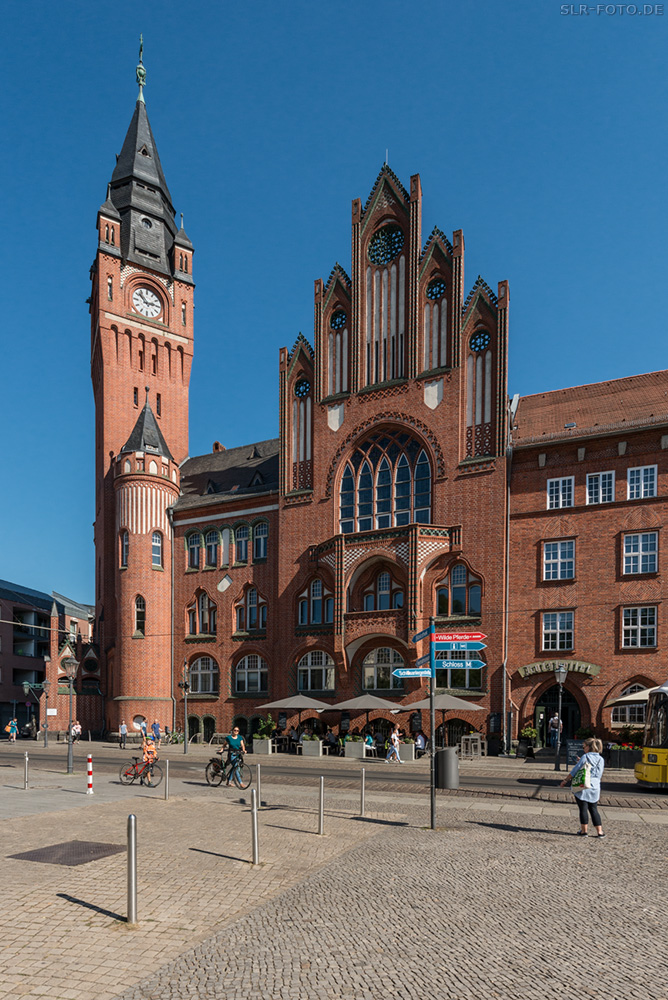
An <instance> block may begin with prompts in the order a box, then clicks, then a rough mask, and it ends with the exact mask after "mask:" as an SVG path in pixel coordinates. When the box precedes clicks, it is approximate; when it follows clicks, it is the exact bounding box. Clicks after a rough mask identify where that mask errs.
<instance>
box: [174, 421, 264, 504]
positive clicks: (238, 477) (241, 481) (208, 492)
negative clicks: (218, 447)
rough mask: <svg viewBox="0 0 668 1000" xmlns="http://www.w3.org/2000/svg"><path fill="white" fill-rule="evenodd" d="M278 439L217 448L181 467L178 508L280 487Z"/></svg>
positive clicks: (188, 461) (255, 493) (187, 461)
mask: <svg viewBox="0 0 668 1000" xmlns="http://www.w3.org/2000/svg"><path fill="white" fill-rule="evenodd" d="M279 444H280V443H279V439H278V438H271V440H269V441H257V442H255V443H254V444H245V445H242V446H241V447H239V448H228V449H226V450H224V451H214V452H211V453H209V454H207V455H199V456H197V457H196V458H189V459H187V460H186V461H185V462H184V463H183V465H182V466H181V492H182V496H181V498H180V499H179V500H178V502H177V504H176V509H177V510H183V509H184V508H188V507H195V506H202V505H203V504H204V505H206V504H208V503H220V501H221V500H231V499H233V498H236V497H241V496H253V495H257V494H262V493H274V492H276V491H277V490H278V456H279Z"/></svg>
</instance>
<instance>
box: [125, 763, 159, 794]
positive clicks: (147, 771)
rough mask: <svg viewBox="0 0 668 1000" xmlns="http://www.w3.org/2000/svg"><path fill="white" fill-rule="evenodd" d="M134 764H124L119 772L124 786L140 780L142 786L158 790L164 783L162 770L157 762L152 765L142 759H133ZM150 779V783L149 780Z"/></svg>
mask: <svg viewBox="0 0 668 1000" xmlns="http://www.w3.org/2000/svg"><path fill="white" fill-rule="evenodd" d="M132 760H133V761H134V763H133V764H123V765H122V767H121V770H120V772H119V778H120V779H121V784H122V785H131V784H132V783H133V782H134V781H136V780H137V778H139V784H140V785H148V786H149V787H150V788H157V786H158V785H159V784H160V782H161V781H162V768H161V767H160V765H159V764H156V763H155V761H154V762H153V763H152V764H151V763H150V762H149V761H144V760H142V759H141V758H140V757H133V758H132ZM149 777H150V779H151V780H150V781H149V780H148V779H149Z"/></svg>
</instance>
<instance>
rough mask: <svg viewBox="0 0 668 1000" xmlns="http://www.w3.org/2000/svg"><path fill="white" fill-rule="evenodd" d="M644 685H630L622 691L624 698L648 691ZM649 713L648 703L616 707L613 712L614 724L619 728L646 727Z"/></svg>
mask: <svg viewBox="0 0 668 1000" xmlns="http://www.w3.org/2000/svg"><path fill="white" fill-rule="evenodd" d="M646 690H647V688H646V687H645V685H644V684H629V686H628V687H625V688H624V690H623V691H622V697H623V696H624V695H627V694H637V693H638V691H646ZM646 712H647V702H646V701H643V702H637V703H636V704H633V703H631V704H630V705H615V707H614V708H613V710H612V722H613V724H614V725H618V726H644V725H645V715H646Z"/></svg>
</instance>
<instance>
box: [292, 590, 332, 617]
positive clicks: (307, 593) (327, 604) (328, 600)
mask: <svg viewBox="0 0 668 1000" xmlns="http://www.w3.org/2000/svg"><path fill="white" fill-rule="evenodd" d="M298 609H299V613H298V622H299V624H300V625H331V624H332V622H333V621H334V597H333V595H332V592H331V591H330V590H327V589H326V588H325V587H324V586H323V583H322V580H320V579H316V580H312V581H311V583H310V584H309V586H308V587H307V588H306V590H303V591H302V592H301V594H300V595H299V598H298Z"/></svg>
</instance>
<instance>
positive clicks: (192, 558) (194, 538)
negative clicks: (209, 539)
mask: <svg viewBox="0 0 668 1000" xmlns="http://www.w3.org/2000/svg"><path fill="white" fill-rule="evenodd" d="M201 547H202V536H201V535H200V533H199V531H195V532H193V534H192V535H188V567H189V569H199V553H200V549H201Z"/></svg>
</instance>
